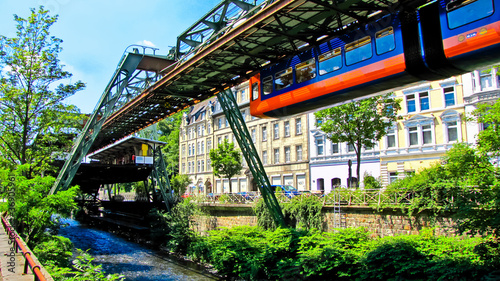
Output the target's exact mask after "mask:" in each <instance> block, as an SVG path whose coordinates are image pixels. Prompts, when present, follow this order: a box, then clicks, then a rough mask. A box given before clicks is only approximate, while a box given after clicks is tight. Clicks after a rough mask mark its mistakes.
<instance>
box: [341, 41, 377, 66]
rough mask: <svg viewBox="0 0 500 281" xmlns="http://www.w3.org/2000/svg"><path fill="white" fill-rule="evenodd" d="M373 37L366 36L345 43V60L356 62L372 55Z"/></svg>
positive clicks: (349, 62)
mask: <svg viewBox="0 0 500 281" xmlns="http://www.w3.org/2000/svg"><path fill="white" fill-rule="evenodd" d="M371 43H372V39H371V37H370V36H366V37H364V38H362V39H360V40H357V41H354V42H352V43H349V44H347V45H345V62H346V64H347V65H351V64H355V63H357V62H360V61H364V60H367V59H369V58H371V57H372V44H371Z"/></svg>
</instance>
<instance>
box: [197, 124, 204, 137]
mask: <svg viewBox="0 0 500 281" xmlns="http://www.w3.org/2000/svg"><path fill="white" fill-rule="evenodd" d="M197 128H198V137H201V136H203V133H202V132H201V126H200V125H198V126H197Z"/></svg>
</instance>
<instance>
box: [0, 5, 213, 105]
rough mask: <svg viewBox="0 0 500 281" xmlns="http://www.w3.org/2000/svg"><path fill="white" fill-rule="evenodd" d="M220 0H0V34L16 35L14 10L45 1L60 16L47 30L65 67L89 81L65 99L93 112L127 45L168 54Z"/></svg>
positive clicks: (75, 76) (22, 10)
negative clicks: (56, 40)
mask: <svg viewBox="0 0 500 281" xmlns="http://www.w3.org/2000/svg"><path fill="white" fill-rule="evenodd" d="M219 2H220V0H141V1H132V0H120V1H119V0H0V35H4V36H6V37H15V35H16V23H15V21H14V16H13V15H14V14H16V15H18V16H20V17H22V18H27V17H29V15H30V8H38V7H39V6H44V7H45V9H48V10H49V11H50V15H58V16H59V18H58V20H57V22H56V23H55V24H54V25H53V26H52V27H51V29H50V34H51V35H52V36H55V37H57V38H60V39H62V40H63V43H62V48H63V51H62V52H61V53H60V55H59V59H60V60H61V63H62V64H63V65H65V67H64V69H65V70H66V71H69V72H70V73H72V74H73V77H72V78H71V82H76V81H78V80H80V81H82V82H84V83H85V84H86V85H87V86H86V88H85V89H84V90H83V91H80V92H78V93H77V94H75V95H74V96H72V97H70V98H69V99H68V101H67V103H69V104H74V105H76V106H78V107H79V108H80V110H81V111H82V113H91V112H92V111H93V109H94V107H95V106H96V104H97V101H98V100H99V98H100V96H101V95H102V93H103V91H104V89H105V88H106V85H107V84H108V82H109V80H110V79H111V77H112V75H113V73H114V71H115V69H116V67H117V65H118V62H119V60H120V58H121V57H122V55H123V52H124V51H125V49H126V48H127V47H128V46H130V45H132V44H140V45H148V46H154V47H156V48H159V50H158V51H157V54H159V55H166V54H167V53H168V51H169V49H170V48H171V47H172V46H175V45H176V43H177V36H178V35H180V34H181V33H182V32H183V31H185V30H186V29H188V28H189V27H190V26H191V25H192V24H194V23H195V22H196V21H197V20H199V19H200V18H201V17H203V16H204V15H205V14H206V13H208V12H209V11H210V10H211V9H212V8H213V7H215V6H216V5H217V4H218V3H219Z"/></svg>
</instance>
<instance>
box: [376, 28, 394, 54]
mask: <svg viewBox="0 0 500 281" xmlns="http://www.w3.org/2000/svg"><path fill="white" fill-rule="evenodd" d="M375 47H376V49H377V55H381V54H384V53H387V52H390V51H392V50H394V49H395V48H396V43H395V42H394V29H393V28H392V27H389V28H386V29H384V30H380V31H379V32H377V33H376V34H375Z"/></svg>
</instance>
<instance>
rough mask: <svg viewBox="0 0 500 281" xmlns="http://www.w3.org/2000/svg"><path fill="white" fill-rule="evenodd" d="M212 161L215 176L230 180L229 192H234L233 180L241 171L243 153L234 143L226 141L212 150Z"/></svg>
mask: <svg viewBox="0 0 500 281" xmlns="http://www.w3.org/2000/svg"><path fill="white" fill-rule="evenodd" d="M210 160H211V161H212V167H213V168H214V175H215V176H218V177H220V178H221V179H222V178H227V179H228V180H229V192H232V190H233V188H232V186H231V178H232V177H233V176H234V175H237V174H238V173H239V172H240V171H241V168H242V166H241V153H240V151H239V150H238V149H236V148H235V147H234V143H230V142H228V141H227V140H224V142H223V143H221V144H220V145H219V147H217V148H215V149H211V150H210Z"/></svg>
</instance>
